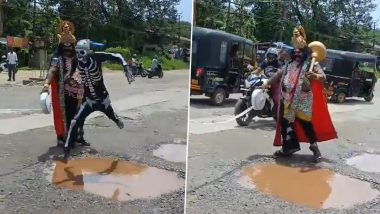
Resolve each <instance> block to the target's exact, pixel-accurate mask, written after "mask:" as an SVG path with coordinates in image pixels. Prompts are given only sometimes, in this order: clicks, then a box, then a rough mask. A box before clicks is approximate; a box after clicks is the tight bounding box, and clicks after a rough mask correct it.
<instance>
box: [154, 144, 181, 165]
mask: <svg viewBox="0 0 380 214" xmlns="http://www.w3.org/2000/svg"><path fill="white" fill-rule="evenodd" d="M153 155H154V156H156V157H160V158H163V159H165V160H167V161H170V162H185V161H186V145H183V144H163V145H161V146H160V147H159V148H158V149H156V150H154V151H153Z"/></svg>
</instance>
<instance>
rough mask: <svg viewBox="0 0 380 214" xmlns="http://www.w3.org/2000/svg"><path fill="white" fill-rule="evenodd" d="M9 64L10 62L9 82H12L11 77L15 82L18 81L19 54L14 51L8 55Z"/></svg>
mask: <svg viewBox="0 0 380 214" xmlns="http://www.w3.org/2000/svg"><path fill="white" fill-rule="evenodd" d="M7 62H8V81H11V77H12V79H13V81H16V71H17V64H18V59H17V54H16V52H14V50H13V49H11V51H10V52H9V53H8V55H7Z"/></svg>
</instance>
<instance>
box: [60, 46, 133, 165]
mask: <svg viewBox="0 0 380 214" xmlns="http://www.w3.org/2000/svg"><path fill="white" fill-rule="evenodd" d="M75 49H76V53H77V57H78V67H77V71H79V74H80V77H81V81H82V84H83V86H84V100H83V102H82V104H81V106H80V108H79V110H78V112H77V114H76V115H75V117H74V118H73V119H72V120H71V124H70V129H69V132H68V138H67V139H66V143H65V149H64V151H65V156H66V157H67V155H68V154H69V152H70V148H69V145H72V144H73V142H74V140H75V136H76V135H77V128H78V126H80V125H82V124H84V122H85V120H86V118H87V116H88V115H90V114H91V113H92V112H94V111H101V112H103V113H104V114H106V115H107V117H108V118H110V119H111V120H112V121H114V122H115V123H116V125H117V126H118V127H119V128H120V129H122V128H123V127H124V123H123V121H122V120H121V118H120V117H119V116H117V115H116V113H115V112H114V110H113V108H112V105H111V100H110V98H109V93H108V91H107V89H106V86H105V84H104V81H103V72H102V62H105V61H113V62H118V63H120V64H122V65H123V66H124V73H125V76H126V77H127V80H128V82H129V83H131V82H133V81H134V79H133V75H132V73H130V72H129V70H128V69H127V62H126V61H125V60H124V58H123V57H122V56H121V55H120V54H114V53H106V52H92V51H91V49H90V40H87V39H84V40H80V41H78V43H77V45H76V48H75Z"/></svg>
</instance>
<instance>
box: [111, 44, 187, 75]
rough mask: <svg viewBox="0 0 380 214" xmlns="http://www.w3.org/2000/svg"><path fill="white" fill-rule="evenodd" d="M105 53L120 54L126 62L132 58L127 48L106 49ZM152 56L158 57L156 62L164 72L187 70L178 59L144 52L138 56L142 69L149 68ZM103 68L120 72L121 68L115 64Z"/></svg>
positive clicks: (185, 65) (183, 63)
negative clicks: (158, 62)
mask: <svg viewBox="0 0 380 214" xmlns="http://www.w3.org/2000/svg"><path fill="white" fill-rule="evenodd" d="M105 51H106V52H111V53H120V54H121V55H122V56H123V57H124V58H125V60H126V61H128V59H130V58H131V57H132V54H131V51H130V49H129V48H122V47H115V48H107V49H106V50H105ZM154 55H157V56H158V60H159V61H160V63H161V66H162V69H164V70H175V69H186V68H189V64H188V63H185V62H184V61H183V60H178V59H173V60H171V59H169V58H168V57H167V56H165V55H159V54H157V53H154V52H145V53H143V54H140V55H138V58H139V59H140V61H141V62H142V63H143V66H144V68H149V67H150V66H151V64H152V59H153V57H154ZM104 66H105V67H107V68H108V69H111V70H122V66H120V65H117V64H113V63H112V64H111V63H105V64H104Z"/></svg>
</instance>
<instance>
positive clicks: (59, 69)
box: [42, 21, 88, 146]
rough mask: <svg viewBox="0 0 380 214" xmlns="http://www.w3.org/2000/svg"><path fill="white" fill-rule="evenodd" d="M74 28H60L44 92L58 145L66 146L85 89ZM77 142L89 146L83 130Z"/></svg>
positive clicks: (65, 23) (67, 24)
mask: <svg viewBox="0 0 380 214" xmlns="http://www.w3.org/2000/svg"><path fill="white" fill-rule="evenodd" d="M73 34H74V26H73V24H72V23H71V22H68V21H62V22H60V24H59V25H58V39H59V44H58V50H57V52H56V54H55V55H54V56H53V58H52V59H51V64H50V67H49V70H48V74H47V77H46V81H45V84H44V87H43V89H42V92H49V86H51V97H52V99H51V100H52V107H53V118H54V127H55V131H56V135H57V145H58V146H63V145H64V140H65V139H66V137H67V132H68V129H69V128H70V122H71V120H72V119H73V118H74V116H75V114H76V112H77V109H78V107H79V105H80V103H81V99H82V97H83V86H82V85H81V84H80V76H79V73H78V72H76V67H77V59H76V56H75V42H76V39H75V36H74V35H73ZM78 129H79V132H78V134H79V136H78V139H77V138H75V139H76V140H77V141H78V142H80V143H82V144H83V145H88V143H87V142H86V141H85V140H84V139H83V126H79V127H78Z"/></svg>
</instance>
